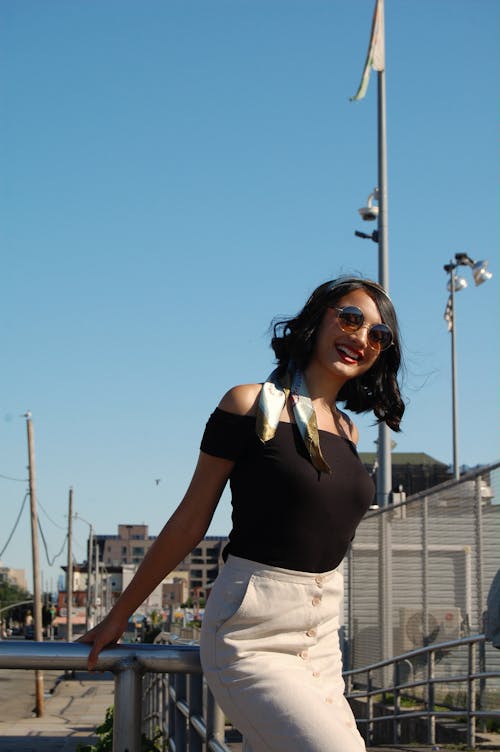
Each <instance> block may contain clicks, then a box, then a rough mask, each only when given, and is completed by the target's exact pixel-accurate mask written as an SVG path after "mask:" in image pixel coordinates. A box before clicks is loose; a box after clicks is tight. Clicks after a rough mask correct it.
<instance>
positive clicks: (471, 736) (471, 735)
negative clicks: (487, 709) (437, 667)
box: [467, 642, 476, 749]
mask: <svg viewBox="0 0 500 752" xmlns="http://www.w3.org/2000/svg"><path fill="white" fill-rule="evenodd" d="M475 654H476V644H475V643H474V642H471V643H469V677H468V679H467V746H468V747H469V749H475V746H476V716H475V711H476V688H475V685H474V677H473V674H474V664H475Z"/></svg>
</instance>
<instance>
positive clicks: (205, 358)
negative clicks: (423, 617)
mask: <svg viewBox="0 0 500 752" xmlns="http://www.w3.org/2000/svg"><path fill="white" fill-rule="evenodd" d="M372 11H373V2H372V0H353V2H349V3H346V2H341V1H340V0H182V1H181V0H162V1H161V2H160V1H159V0H148V2H138V0H133V1H132V0H119V2H118V0H103V1H102V2H95V1H94V2H92V1H91V0H86V1H85V2H84V1H83V0H72V1H71V2H67V0H64V1H63V0H61V1H59V0H45V2H43V3H40V2H38V0H23V1H22V2H19V1H14V0H3V2H2V4H1V5H0V108H1V112H0V148H1V164H2V168H1V170H0V228H1V229H0V238H1V246H2V259H3V264H2V293H3V294H2V308H3V316H2V318H3V322H4V326H3V328H2V330H3V336H2V353H3V367H2V373H1V385H2V386H1V392H0V393H1V406H0V416H1V421H0V427H1V431H0V475H2V476H9V477H11V478H20V479H23V478H25V477H26V465H27V448H26V426H25V421H24V419H23V418H21V417H20V416H21V415H22V414H23V413H25V412H26V410H28V409H29V410H31V412H32V414H33V423H34V428H35V442H36V469H37V486H38V496H39V500H40V503H41V505H42V509H41V511H40V517H41V522H42V526H43V530H44V533H45V537H46V540H47V544H48V548H49V553H50V555H51V556H53V555H54V554H55V553H56V552H57V551H58V550H59V548H60V546H61V544H62V541H63V537H64V531H63V529H62V528H64V526H65V525H66V524H67V499H68V491H69V487H70V486H73V488H74V506H75V509H76V511H77V512H78V513H79V514H81V515H82V516H83V517H84V518H86V519H87V520H89V521H90V522H92V524H93V525H94V527H95V528H96V530H97V532H99V533H114V532H116V527H117V525H118V523H120V522H123V523H134V522H145V523H147V524H149V526H150V532H151V533H152V534H156V533H158V532H159V530H160V528H161V526H162V525H163V523H164V521H165V520H166V519H167V517H168V516H169V515H170V513H171V512H172V511H173V509H174V508H175V506H176V504H177V503H178V501H179V500H180V498H181V496H182V494H183V492H184V489H185V487H186V485H187V483H188V481H189V478H190V474H191V472H192V469H193V466H194V463H195V459H196V454H197V451H198V446H199V440H200V436H201V432H202V430H203V427H204V424H205V422H206V419H207V417H208V415H209V413H210V412H211V411H212V409H213V407H214V406H215V405H216V404H217V402H218V400H219V399H220V396H221V395H222V394H223V393H224V392H225V391H226V390H227V389H228V388H229V387H230V386H232V385H233V384H235V383H242V382H249V381H259V380H262V379H263V378H264V377H265V376H266V375H267V374H268V373H269V371H270V370H271V367H272V358H271V351H270V349H269V345H268V341H269V336H268V327H269V324H270V322H271V320H272V318H273V317H274V316H276V315H279V314H293V313H295V312H296V311H297V310H298V309H299V308H300V307H301V306H302V304H303V302H304V300H305V298H306V297H307V295H308V294H309V293H310V292H311V290H312V289H314V287H316V285H317V284H319V283H320V282H322V281H324V280H325V279H331V278H333V277H335V276H337V275H338V274H341V273H360V274H363V275H365V276H368V277H372V278H376V276H377V246H376V245H375V244H374V243H372V242H371V241H365V240H360V239H357V238H355V237H354V230H355V229H360V230H365V231H366V230H368V231H369V232H371V231H372V229H373V225H367V224H366V223H362V222H361V220H359V219H358V215H357V209H358V207H360V206H363V205H365V203H366V199H367V196H368V194H369V193H371V191H372V189H373V188H374V186H375V185H376V183H377V154H376V90H377V87H376V78H375V76H374V75H372V80H371V82H370V86H369V89H368V94H367V96H366V99H365V100H363V101H362V102H357V103H352V102H350V101H349V97H350V96H352V95H353V94H354V93H355V91H356V88H357V86H358V83H359V79H360V76H361V72H362V67H363V63H364V59H365V55H366V49H367V45H368V37H369V30H370V24H371V16H372ZM498 16H499V6H498V3H497V2H496V0H481V2H472V0H420V2H418V3H416V2H409V0H386V59H387V119H388V171H389V180H388V188H389V257H390V291H391V295H392V298H393V300H394V303H395V306H396V308H397V311H398V314H399V318H400V324H401V328H402V331H403V339H404V345H405V359H406V375H405V380H404V385H403V391H404V394H405V399H406V402H407V412H406V417H405V420H404V424H403V432H402V433H401V434H399V435H397V436H395V437H394V438H395V440H396V441H397V447H396V451H423V452H427V453H428V454H430V455H432V456H434V457H436V458H437V459H439V460H441V461H443V462H446V463H450V462H451V458H452V438H451V395H450V383H451V373H450V372H451V357H450V336H449V334H448V332H447V329H446V325H445V322H444V320H443V312H444V308H445V304H446V298H447V292H446V281H447V278H446V275H445V273H444V271H443V264H445V263H447V262H448V260H449V259H450V258H451V257H453V256H454V254H455V253H456V252H459V251H465V252H467V253H469V255H470V256H471V257H473V258H474V259H483V258H489V260H490V269H491V271H492V272H493V274H494V278H493V279H492V280H491V281H490V282H488V283H487V284H485V285H483V286H481V287H478V288H476V287H474V285H473V283H472V278H471V275H470V273H469V270H468V269H464V276H466V277H467V279H468V281H469V287H468V289H466V290H465V291H463V292H460V294H459V296H457V310H456V317H457V362H458V384H459V395H458V404H459V429H460V431H459V435H460V460H461V462H463V463H465V464H467V465H476V464H479V463H480V464H484V463H488V462H492V461H494V460H496V459H497V458H498V454H499V452H498V423H497V419H496V414H495V417H493V414H494V410H496V406H497V394H498V375H499V373H498V371H499V367H498V366H499V357H498V355H499V352H498V348H499V337H498V320H499V316H498V314H499V310H498V309H499V296H498V279H499V274H498V253H497V250H498V247H499V244H498V240H499V238H498V220H497V206H498V179H497V171H498V148H497V98H498V90H499V87H498V70H499V66H498V62H499V61H498V57H499V55H498V20H499V18H498ZM363 225H364V226H363ZM493 406H494V407H493ZM357 422H358V424H359V426H360V429H361V441H360V445H359V448H360V450H361V451H372V450H373V449H374V444H373V442H374V440H375V439H376V437H377V431H376V428H374V427H373V420H372V418H371V417H370V416H364V417H361V418H360V419H359V420H358V421H357ZM156 478H161V479H162V480H161V482H160V484H159V485H156V484H155V479H156ZM25 491H26V483H24V482H19V481H15V480H8V479H7V478H2V477H0V499H1V503H2V524H1V527H0V530H1V533H0V551H1V550H2V548H3V547H4V544H5V542H6V540H7V537H8V535H9V532H10V531H11V529H12V526H13V524H14V522H15V519H16V517H17V514H18V512H19V509H20V505H21V502H22V499H23V496H24V494H25ZM229 524H230V512H229V503H228V499H227V498H226V497H225V498H224V499H223V501H222V502H221V504H220V507H219V509H218V511H217V512H216V515H215V518H214V521H213V524H212V527H211V528H210V532H211V533H213V534H219V533H220V534H225V533H227V532H228V530H229ZM74 527H75V548H74V554H75V557H76V559H77V560H82V559H83V558H84V555H85V548H84V545H85V540H86V537H87V534H88V527H87V525H85V524H84V523H82V522H80V521H76V522H75V526H74ZM29 541H30V538H29V517H28V514H27V508H25V510H24V512H23V515H22V518H21V521H20V523H19V526H18V528H17V530H16V532H15V534H14V536H13V538H12V541H11V543H10V545H9V546H8V547H7V549H6V550H5V552H4V554H3V556H2V560H3V562H4V563H5V564H7V565H8V566H12V567H24V568H26V569H27V571H28V573H29V571H30V569H31V558H30V543H29ZM64 562H65V555H64V556H63V557H62V558H61V559H59V560H58V561H57V562H56V565H55V566H53V567H52V568H50V567H49V566H48V564H47V561H46V559H45V557H44V559H43V564H42V568H43V570H44V577H45V582H46V584H50V580H51V579H52V580H53V583H55V581H56V577H57V575H58V572H59V570H58V565H59V563H64Z"/></svg>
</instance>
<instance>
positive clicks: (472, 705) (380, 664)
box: [344, 634, 500, 748]
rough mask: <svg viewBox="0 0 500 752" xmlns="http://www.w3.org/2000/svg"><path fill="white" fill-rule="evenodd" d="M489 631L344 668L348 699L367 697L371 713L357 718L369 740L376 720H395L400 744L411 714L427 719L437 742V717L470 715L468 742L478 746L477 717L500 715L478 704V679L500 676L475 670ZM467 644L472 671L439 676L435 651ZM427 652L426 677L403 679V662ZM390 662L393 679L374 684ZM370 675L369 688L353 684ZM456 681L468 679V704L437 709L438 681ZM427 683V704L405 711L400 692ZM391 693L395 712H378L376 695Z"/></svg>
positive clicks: (395, 734)
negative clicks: (479, 649) (404, 723)
mask: <svg viewBox="0 0 500 752" xmlns="http://www.w3.org/2000/svg"><path fill="white" fill-rule="evenodd" d="M485 639H486V638H485V635H484V634H479V635H472V636H469V637H462V638H461V639H458V640H449V641H447V642H440V643H434V644H432V645H427V646H425V647H422V648H417V649H415V650H410V651H408V652H407V653H402V654H401V655H398V656H395V657H393V658H387V659H385V660H381V661H377V662H376V663H372V664H370V665H368V666H362V667H361V668H356V669H351V670H349V671H345V672H344V679H345V680H346V687H347V692H346V696H347V698H348V699H352V700H360V699H363V698H364V699H366V701H367V714H366V717H364V718H360V717H359V716H357V717H356V721H357V723H358V724H360V725H364V726H365V730H366V734H365V736H366V740H367V742H368V743H369V742H370V741H371V737H372V736H373V729H374V725H375V724H376V723H382V722H387V721H392V722H393V743H394V744H398V743H399V742H400V738H399V737H400V732H401V729H400V723H401V721H402V720H403V719H404V720H406V719H408V718H422V719H426V720H427V731H428V733H427V737H428V738H427V743H428V744H431V745H434V744H435V743H436V725H435V721H436V719H437V718H464V717H465V718H466V719H467V745H468V746H469V747H470V748H474V746H475V736H476V729H475V721H476V719H477V718H483V719H486V718H495V719H500V710H493V709H492V710H483V709H477V708H476V692H475V682H476V681H481V680H484V679H491V678H497V677H500V671H474V669H473V667H474V657H475V656H474V650H475V647H476V646H477V645H481V646H482V645H484V644H485ZM464 646H465V647H467V649H468V651H469V671H468V673H466V674H463V673H461V674H457V675H455V676H446V677H437V676H435V673H434V672H435V659H434V657H435V654H436V653H437V652H438V651H443V650H453V649H455V648H460V647H464ZM423 656H425V657H426V658H427V676H426V677H425V678H423V679H419V680H414V681H410V682H408V681H405V682H401V681H400V680H399V667H400V665H401V663H403V662H405V661H406V662H407V661H410V660H411V659H412V658H418V657H423ZM387 666H392V667H393V677H394V678H393V682H392V683H390V684H388V685H387V684H386V685H385V686H383V687H375V688H374V687H373V679H372V675H373V673H374V672H375V671H378V670H380V669H383V668H385V667H387ZM360 675H361V676H365V677H366V680H365V681H366V688H364V689H363V688H360V687H359V686H357V687H356V688H355V689H354V688H353V679H354V677H356V676H360ZM456 682H462V683H467V707H465V708H463V709H460V710H452V709H442V710H435V702H434V688H435V686H436V685H438V684H452V683H456ZM422 686H425V687H427V692H426V697H425V699H423V700H422V702H423V704H424V705H425V707H424V708H419V709H418V710H415V711H408V710H404V711H401V707H400V693H401V691H404V690H411V689H415V688H417V687H422ZM388 693H393V694H394V708H393V710H394V712H392V713H388V714H387V715H385V714H384V715H380V716H375V715H374V712H373V711H374V708H373V698H374V697H375V696H377V695H384V694H388Z"/></svg>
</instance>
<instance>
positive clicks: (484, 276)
mask: <svg viewBox="0 0 500 752" xmlns="http://www.w3.org/2000/svg"><path fill="white" fill-rule="evenodd" d="M457 266H469V267H470V268H471V269H472V276H473V278H474V283H475V284H476V286H477V285H481V284H482V283H483V282H486V281H487V280H488V279H491V277H492V276H493V275H492V273H491V272H489V271H488V270H487V266H488V261H474V259H471V258H470V256H468V255H467V253H456V254H455V258H454V259H451V260H450V263H449V264H445V265H444V267H443V269H444V270H445V272H446V273H447V274H449V275H450V278H449V280H448V291H449V293H450V295H449V297H448V301H447V303H446V310H445V313H444V317H445V319H446V321H447V322H448V331H449V332H450V335H451V404H452V409H451V412H452V436H453V478H454V479H455V480H459V478H460V463H459V449H458V446H459V445H458V390H457V355H456V327H455V323H456V320H455V293H457V292H460V290H463V289H464V288H466V287H467V280H466V279H464V277H459V276H458V275H457V273H456V268H457Z"/></svg>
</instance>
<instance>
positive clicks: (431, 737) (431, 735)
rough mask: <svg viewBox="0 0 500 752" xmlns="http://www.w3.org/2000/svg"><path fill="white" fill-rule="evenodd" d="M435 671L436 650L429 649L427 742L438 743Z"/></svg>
mask: <svg viewBox="0 0 500 752" xmlns="http://www.w3.org/2000/svg"><path fill="white" fill-rule="evenodd" d="M434 671H435V656H434V650H429V652H428V654H427V713H428V716H427V718H428V723H427V737H428V738H427V743H428V744H432V745H434V744H435V743H436V716H435V715H434V697H435V693H434Z"/></svg>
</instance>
